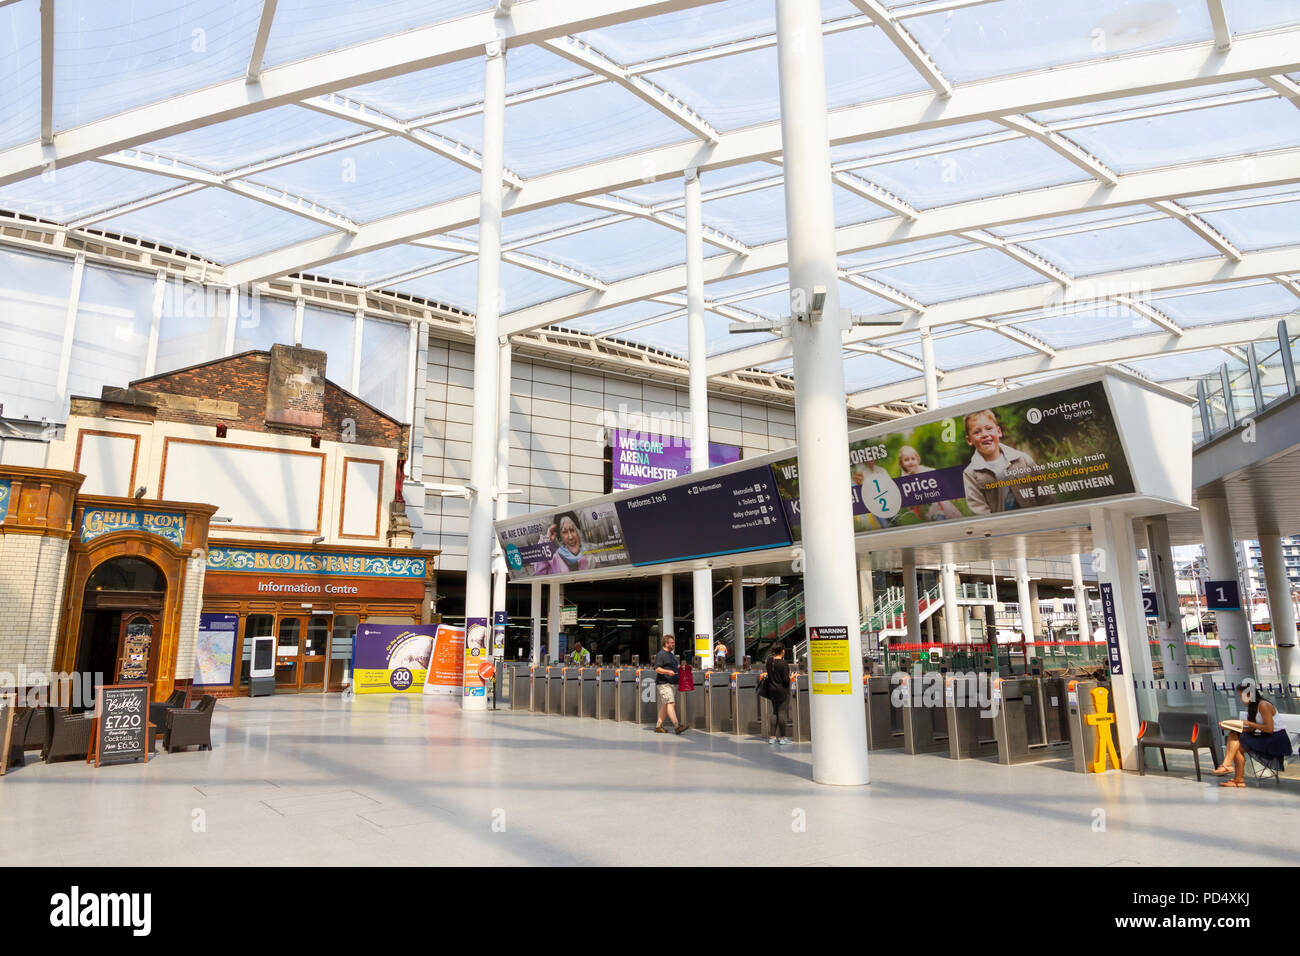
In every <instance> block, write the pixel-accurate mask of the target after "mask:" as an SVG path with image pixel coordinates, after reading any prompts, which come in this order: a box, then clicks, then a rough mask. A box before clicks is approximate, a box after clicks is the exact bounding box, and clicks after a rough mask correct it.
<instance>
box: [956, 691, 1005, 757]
mask: <svg viewBox="0 0 1300 956" xmlns="http://www.w3.org/2000/svg"><path fill="white" fill-rule="evenodd" d="M994 703H995V704H996V696H995V700H994ZM943 709H944V716H945V717H946V718H947V722H948V756H949V757H951V758H952V759H953V760H969V759H970V758H972V757H983V756H986V755H990V754H992V753H993V752H994V751H995V750H996V749H997V738H996V736H995V735H994V728H993V719H992V717H991V716H989V715H988V711H987V710H985V709H984V707H983V705H982V704H981V703H980V695H979V677H978V676H976V675H974V674H966V675H961V676H958V675H954V674H945V675H943Z"/></svg>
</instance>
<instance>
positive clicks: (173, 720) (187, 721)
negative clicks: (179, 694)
mask: <svg viewBox="0 0 1300 956" xmlns="http://www.w3.org/2000/svg"><path fill="white" fill-rule="evenodd" d="M216 708H217V699H216V698H215V697H213V696H212V695H211V694H204V695H203V699H202V700H200V701H199V705H198V706H197V707H195V708H194V709H193V710H179V709H172V710H169V711H167V717H166V723H165V724H164V727H165V731H164V736H163V747H164V748H166V750H167V752H168V753H171V752H172V751H173V750H176V749H183V748H185V747H193V746H195V745H196V744H197V745H198V748H199V749H200V750H211V749H212V712H213V711H214V710H216Z"/></svg>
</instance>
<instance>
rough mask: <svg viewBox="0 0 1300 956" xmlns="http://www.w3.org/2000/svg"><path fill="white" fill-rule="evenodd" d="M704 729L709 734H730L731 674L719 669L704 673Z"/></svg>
mask: <svg viewBox="0 0 1300 956" xmlns="http://www.w3.org/2000/svg"><path fill="white" fill-rule="evenodd" d="M703 678H704V681H703V683H704V729H705V730H707V731H708V732H709V733H711V734H729V733H732V724H733V721H732V717H731V715H732V709H731V672H730V671H727V670H722V669H720V668H717V669H714V670H709V671H705V672H704V674H703Z"/></svg>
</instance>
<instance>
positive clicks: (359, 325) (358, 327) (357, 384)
mask: <svg viewBox="0 0 1300 956" xmlns="http://www.w3.org/2000/svg"><path fill="white" fill-rule="evenodd" d="M365 328H366V312H365V310H364V309H357V311H356V312H355V313H354V314H353V316H352V376H351V378H349V380H348V381H349V383H350V384H349V385H348V390H349V391H350V392H352V394H353V395H359V394H361V346H362V342H363V340H364V338H365Z"/></svg>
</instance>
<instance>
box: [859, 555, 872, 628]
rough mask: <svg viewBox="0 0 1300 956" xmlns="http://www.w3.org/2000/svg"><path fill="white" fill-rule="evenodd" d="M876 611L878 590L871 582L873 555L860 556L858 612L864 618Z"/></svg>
mask: <svg viewBox="0 0 1300 956" xmlns="http://www.w3.org/2000/svg"><path fill="white" fill-rule="evenodd" d="M875 609H876V589H875V585H874V584H873V583H872V580H871V555H869V554H859V555H858V610H859V612H860V613H861V615H862V617H863V618H867V617H870V615H871V612H872V611H874V610H875Z"/></svg>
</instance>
